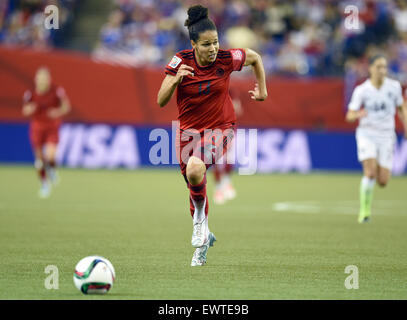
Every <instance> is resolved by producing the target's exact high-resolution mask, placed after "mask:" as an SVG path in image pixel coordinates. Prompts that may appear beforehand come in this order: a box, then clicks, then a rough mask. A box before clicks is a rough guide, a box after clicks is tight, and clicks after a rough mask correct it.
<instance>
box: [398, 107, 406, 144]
mask: <svg viewBox="0 0 407 320" xmlns="http://www.w3.org/2000/svg"><path fill="white" fill-rule="evenodd" d="M397 115H398V117H399V119H400V121H401V123H402V124H403V127H404V137H405V138H406V139H407V100H405V101H404V102H403V104H402V105H401V106H399V107H398V108H397Z"/></svg>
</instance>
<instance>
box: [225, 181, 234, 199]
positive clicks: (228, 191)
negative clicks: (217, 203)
mask: <svg viewBox="0 0 407 320" xmlns="http://www.w3.org/2000/svg"><path fill="white" fill-rule="evenodd" d="M224 195H225V198H226V200H232V199H234V198H236V190H235V188H233V186H232V184H228V185H227V186H226V188H225V191H224Z"/></svg>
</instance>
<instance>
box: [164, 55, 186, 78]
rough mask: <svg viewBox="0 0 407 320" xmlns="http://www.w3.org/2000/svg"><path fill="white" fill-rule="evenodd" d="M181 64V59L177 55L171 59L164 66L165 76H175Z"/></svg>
mask: <svg viewBox="0 0 407 320" xmlns="http://www.w3.org/2000/svg"><path fill="white" fill-rule="evenodd" d="M181 64H182V58H181V56H180V55H179V53H177V54H176V55H175V56H173V57H172V59H171V61H170V62H169V63H168V64H167V65H166V66H165V71H164V72H165V74H170V75H172V76H175V75H176V74H177V72H178V69H179V67H180V66H181Z"/></svg>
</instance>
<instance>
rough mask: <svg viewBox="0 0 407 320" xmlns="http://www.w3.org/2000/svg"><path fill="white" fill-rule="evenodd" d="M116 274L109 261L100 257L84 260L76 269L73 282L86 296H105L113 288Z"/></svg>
mask: <svg viewBox="0 0 407 320" xmlns="http://www.w3.org/2000/svg"><path fill="white" fill-rule="evenodd" d="M115 277H116V274H115V272H114V268H113V265H112V264H111V263H110V261H109V260H107V259H106V258H103V257H100V256H89V257H86V258H83V259H82V260H81V261H79V262H78V264H77V265H76V267H75V272H74V274H73V282H74V283H75V287H77V288H78V290H80V291H81V292H82V293H84V294H104V293H106V292H108V291H109V290H110V289H111V288H112V286H113V282H114V279H115Z"/></svg>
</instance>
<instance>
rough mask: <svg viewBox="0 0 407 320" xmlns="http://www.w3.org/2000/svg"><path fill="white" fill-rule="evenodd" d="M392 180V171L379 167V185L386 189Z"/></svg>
mask: <svg viewBox="0 0 407 320" xmlns="http://www.w3.org/2000/svg"><path fill="white" fill-rule="evenodd" d="M390 178H391V171H390V170H389V169H387V168H383V167H381V166H378V167H377V184H378V185H379V186H380V187H382V188H384V187H386V186H387V184H388V183H389V180H390Z"/></svg>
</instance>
